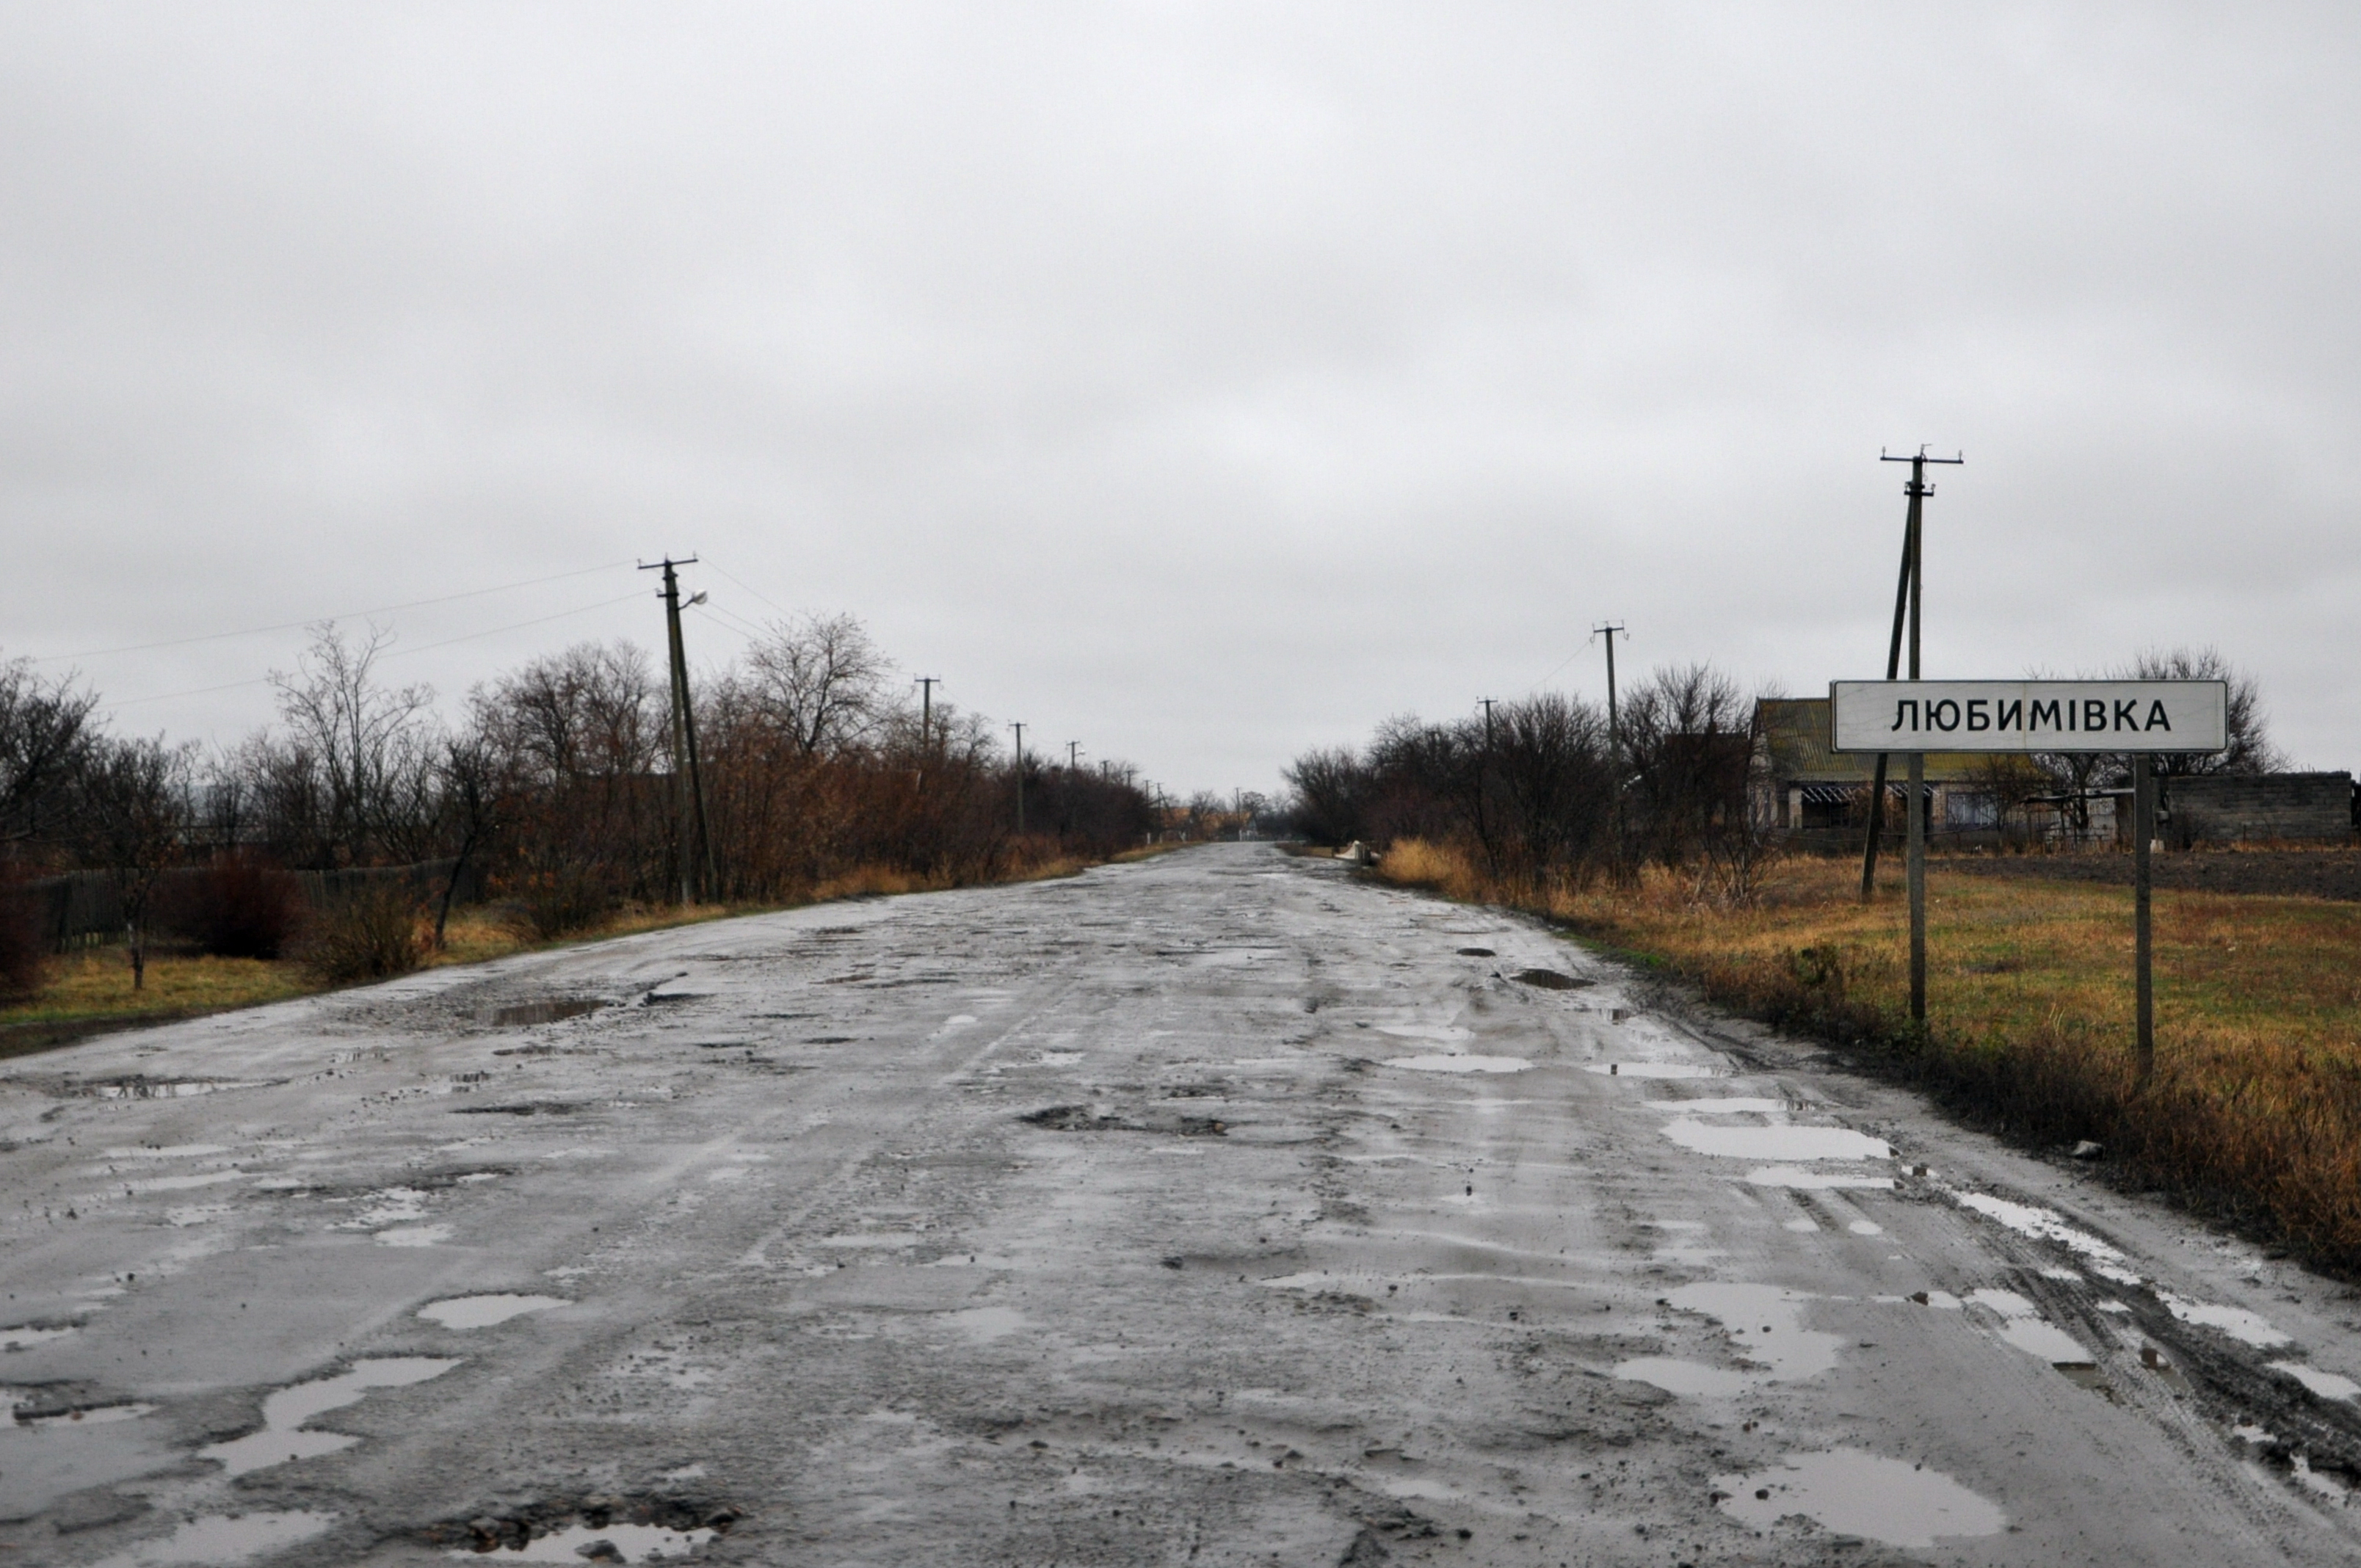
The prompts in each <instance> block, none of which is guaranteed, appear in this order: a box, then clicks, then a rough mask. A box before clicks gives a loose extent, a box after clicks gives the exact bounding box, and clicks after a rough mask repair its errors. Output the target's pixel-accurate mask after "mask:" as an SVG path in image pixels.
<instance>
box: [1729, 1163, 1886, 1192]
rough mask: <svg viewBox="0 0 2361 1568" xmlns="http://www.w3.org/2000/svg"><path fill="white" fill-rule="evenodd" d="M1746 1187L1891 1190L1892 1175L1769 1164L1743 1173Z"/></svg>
mask: <svg viewBox="0 0 2361 1568" xmlns="http://www.w3.org/2000/svg"><path fill="white" fill-rule="evenodd" d="M1746 1184H1747V1185H1748V1186H1749V1187H1789V1188H1794V1189H1795V1190H1799V1191H1804V1192H1837V1191H1849V1190H1863V1191H1877V1192H1891V1191H1893V1190H1894V1178H1892V1177H1890V1176H1855V1175H1853V1174H1851V1173H1850V1171H1841V1170H1806V1169H1805V1168H1803V1167H1802V1166H1800V1165H1771V1166H1764V1167H1763V1168H1761V1169H1760V1170H1750V1171H1748V1172H1747V1173H1746Z"/></svg>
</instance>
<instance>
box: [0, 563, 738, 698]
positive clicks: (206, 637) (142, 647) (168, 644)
mask: <svg viewBox="0 0 2361 1568" xmlns="http://www.w3.org/2000/svg"><path fill="white" fill-rule="evenodd" d="M628 565H631V563H630V562H629V561H608V562H604V563H602V564H601V565H596V566H584V567H582V568H580V569H579V570H577V571H572V572H558V573H555V574H553V575H551V576H546V577H532V578H528V579H526V580H525V581H523V582H516V583H501V584H500V585H499V586H497V587H489V588H470V589H468V590H467V592H466V593H462V594H444V595H442V596H440V597H439V598H424V599H410V600H407V601H405V602H403V603H401V604H381V605H379V606H378V607H377V608H376V609H352V610H346V612H345V613H344V614H342V615H312V616H306V617H304V618H303V619H302V620H285V621H281V622H280V623H279V624H278V625H276V626H249V627H247V628H246V629H245V630H239V631H207V632H203V633H200V634H199V635H197V636H194V637H172V638H167V639H166V640H165V641H161V642H133V643H127V644H126V645H125V646H123V647H120V648H89V649H85V650H83V651H82V652H79V653H46V654H43V655H42V656H40V657H39V658H37V659H35V660H34V661H33V663H37V664H54V663H58V662H59V661H60V660H64V659H102V658H105V657H108V656H109V655H111V654H115V653H145V652H149V651H151V650H153V649H157V648H183V647H186V646H188V645H189V644H190V643H192V642H220V641H226V640H227V639H230V638H233V637H260V636H263V635H265V634H266V633H269V632H272V631H293V630H297V629H298V628H300V627H305V626H317V625H318V624H320V622H322V621H324V620H352V619H354V618H355V617H356V616H364V615H390V614H391V613H392V612H393V611H395V610H397V609H423V608H424V607H425V606H427V605H432V604H452V603H455V602H456V601H457V600H460V599H472V598H483V597H484V596H485V595H487V594H505V593H511V592H513V591H515V590H516V589H518V588H537V587H541V586H542V585H543V584H544V583H562V582H565V581H566V579H568V578H570V577H587V576H590V575H591V574H592V573H594V572H611V571H613V570H615V569H616V568H617V567H619V566H628ZM749 591H751V590H749ZM527 624H530V623H529V622H528V623H527ZM413 652H415V650H413ZM239 684H241V685H243V684H246V683H243V682H241V683H239ZM214 689H215V690H224V689H226V688H224V687H215V688H214ZM190 695H192V696H193V695H194V694H193V693H192V694H190ZM138 700H139V701H142V702H147V701H149V700H152V699H150V698H147V697H141V698H139V699H138Z"/></svg>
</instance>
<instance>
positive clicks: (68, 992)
mask: <svg viewBox="0 0 2361 1568" xmlns="http://www.w3.org/2000/svg"><path fill="white" fill-rule="evenodd" d="M318 989H319V985H318V982H317V981H314V980H313V978H312V977H311V976H310V974H309V973H308V972H306V971H305V970H304V969H303V968H302V965H300V964H296V963H292V962H290V961H289V960H287V959H220V958H173V957H167V956H161V955H158V954H154V953H151V954H149V955H148V983H147V984H146V985H145V986H143V987H142V988H141V989H139V990H137V991H134V990H132V989H131V962H130V959H127V958H126V957H125V955H124V952H123V949H122V948H98V949H96V950H94V951H89V952H81V953H74V954H71V955H70V956H68V957H65V958H60V959H53V960H51V963H50V967H49V982H48V983H47V984H46V985H45V986H43V987H42V989H41V992H40V994H39V995H38V996H36V997H33V998H31V999H29V1000H27V1001H21V1002H18V1003H15V1004H14V1005H12V1006H8V1007H0V1057H7V1056H16V1055H19V1054H21V1053H23V1052H26V1051H34V1050H43V1049H47V1048H48V1047H51V1046H55V1045H62V1044H65V1043H67V1042H69V1041H71V1040H74V1039H78V1038H80V1037H82V1036H85V1035H90V1034H95V1033H101V1032H104V1031H105V1030H107V1029H114V1028H129V1027H132V1026H134V1025H139V1024H150V1023H163V1022H166V1021H168V1020H170V1019H174V1018H188V1017H194V1016H196V1015H198V1014H204V1013H220V1012H225V1011H226V1010H228V1009H230V1008H233V1007H258V1006H260V1005H262V1004H263V1003H266V1002H283V1001H285V1000H286V999H287V998H289V997H291V996H302V995H303V994H305V993H306V992H313V991H316V990H318Z"/></svg>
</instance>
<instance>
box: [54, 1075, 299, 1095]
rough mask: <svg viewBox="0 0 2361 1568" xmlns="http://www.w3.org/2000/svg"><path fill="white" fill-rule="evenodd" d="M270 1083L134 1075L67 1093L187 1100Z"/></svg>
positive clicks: (86, 1084) (88, 1085)
mask: <svg viewBox="0 0 2361 1568" xmlns="http://www.w3.org/2000/svg"><path fill="white" fill-rule="evenodd" d="M271 1081H272V1080H269V1079H260V1078H257V1079H232V1078H170V1079H166V1078H148V1077H144V1076H141V1075H138V1074H134V1075H132V1076H130V1077H127V1078H112V1079H107V1080H104V1081H103V1082H98V1083H82V1084H75V1085H72V1086H71V1087H70V1088H69V1089H68V1090H67V1092H68V1093H70V1094H87V1095H91V1096H93V1097H94V1098H96V1099H100V1100H187V1099H190V1098H192V1097H193V1096H195V1095H199V1094H220V1093H224V1092H225V1091H229V1090H233V1089H267V1088H269V1086H270V1083H271Z"/></svg>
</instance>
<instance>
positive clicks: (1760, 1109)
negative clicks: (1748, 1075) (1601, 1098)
mask: <svg viewBox="0 0 2361 1568" xmlns="http://www.w3.org/2000/svg"><path fill="white" fill-rule="evenodd" d="M1649 1108H1650V1109H1651V1110H1655V1111H1665V1112H1670V1113H1673V1114H1674V1115H1676V1116H1747V1115H1753V1116H1784V1115H1785V1114H1786V1113H1787V1102H1785V1101H1784V1100H1763V1099H1748V1098H1745V1097H1743V1096H1731V1097H1729V1098H1725V1099H1720V1100H1653V1101H1651V1102H1649Z"/></svg>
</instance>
